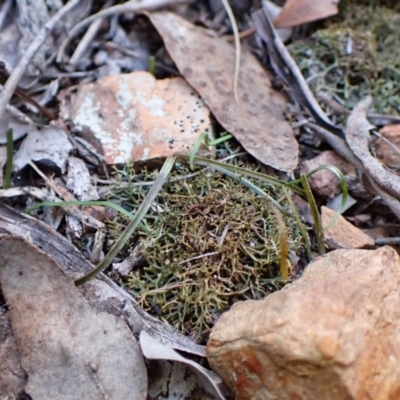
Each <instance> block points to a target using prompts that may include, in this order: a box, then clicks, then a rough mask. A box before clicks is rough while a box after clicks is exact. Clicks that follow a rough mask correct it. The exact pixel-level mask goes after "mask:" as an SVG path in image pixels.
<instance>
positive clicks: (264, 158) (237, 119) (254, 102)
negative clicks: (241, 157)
mask: <svg viewBox="0 0 400 400" xmlns="http://www.w3.org/2000/svg"><path fill="white" fill-rule="evenodd" d="M148 17H149V18H150V20H151V22H152V23H153V25H154V26H155V28H156V29H157V31H158V32H159V33H160V35H161V37H162V38H163V40H164V43H165V46H166V48H167V50H168V52H169V54H170V55H171V57H172V58H173V60H174V61H175V63H176V65H177V67H178V69H179V71H180V73H181V74H182V75H183V76H184V77H185V78H186V80H187V81H188V82H189V83H190V84H191V85H192V86H193V87H194V88H195V89H196V90H197V91H198V92H199V93H200V95H201V97H202V98H203V100H204V101H205V103H206V104H207V105H208V107H209V108H210V109H211V111H212V113H213V114H214V116H215V118H216V119H217V120H218V122H219V123H220V124H221V125H222V126H223V127H224V128H225V129H226V130H228V131H229V132H230V133H232V134H233V135H234V136H235V138H236V139H237V140H238V141H239V142H240V143H241V145H242V146H243V147H244V148H245V149H246V150H247V151H248V152H249V153H250V154H251V155H253V156H254V157H256V158H257V159H258V160H259V161H261V162H262V163H264V164H267V165H270V166H271V167H274V168H276V169H279V170H283V171H292V170H293V169H294V168H295V167H296V166H297V155H298V146H297V142H296V140H295V138H294V135H293V131H292V129H291V127H290V125H289V123H288V122H287V121H286V120H285V118H284V116H283V110H284V106H283V105H281V100H280V96H281V94H279V93H278V92H274V91H273V90H272V88H271V84H270V81H269V79H268V76H267V74H266V72H265V70H264V69H263V68H262V67H261V65H260V64H259V62H258V61H257V60H256V58H255V57H254V56H253V55H252V54H251V53H250V52H248V51H243V52H242V56H241V65H240V74H239V82H238V88H237V89H238V97H239V102H236V101H235V98H234V94H233V77H234V70H235V49H234V46H233V44H232V43H228V42H227V41H225V40H224V39H223V38H218V37H211V36H210V35H208V34H207V31H206V30H205V29H202V28H199V27H196V26H194V25H193V24H191V23H190V22H188V21H187V20H185V19H183V18H181V17H179V16H177V15H175V14H172V13H168V12H155V13H151V14H148ZM243 50H244V49H243Z"/></svg>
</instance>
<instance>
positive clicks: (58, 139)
mask: <svg viewBox="0 0 400 400" xmlns="http://www.w3.org/2000/svg"><path fill="white" fill-rule="evenodd" d="M71 150H72V144H71V143H70V142H69V140H68V136H67V135H66V133H65V132H64V131H62V130H61V129H60V128H58V127H56V126H45V127H41V128H36V127H35V126H30V129H29V132H28V136H27V137H26V138H25V140H24V141H23V143H22V145H21V147H20V148H19V150H18V152H17V154H16V155H15V157H14V160H13V170H14V171H21V170H22V169H23V168H24V167H26V166H27V165H28V163H29V162H30V161H31V160H32V161H35V162H43V163H45V164H46V165H48V166H53V168H55V169H56V170H59V172H61V173H65V172H66V169H67V159H68V155H69V152H70V151H71Z"/></svg>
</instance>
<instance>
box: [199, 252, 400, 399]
mask: <svg viewBox="0 0 400 400" xmlns="http://www.w3.org/2000/svg"><path fill="white" fill-rule="evenodd" d="M399 304H400V260H399V256H398V255H397V253H396V252H395V251H394V250H393V249H391V248H390V247H383V248H380V249H378V250H375V251H371V250H336V251H333V252H331V253H329V254H327V255H326V256H323V257H319V258H318V259H317V260H315V261H314V262H313V263H311V264H310V265H309V266H308V267H307V268H306V270H305V272H304V274H303V276H302V277H301V278H300V279H298V280H297V281H295V282H294V283H292V284H289V285H287V286H286V287H285V288H284V289H283V290H281V291H279V292H275V293H273V294H271V295H270V296H268V297H267V298H266V299H264V300H262V301H255V300H249V301H245V302H241V303H237V304H236V305H235V306H233V307H232V309H231V310H230V311H228V312H227V313H225V314H224V315H223V316H222V317H221V318H220V319H219V320H218V322H217V323H216V325H215V327H214V329H213V330H212V332H211V336H210V340H209V342H208V345H207V354H208V360H209V362H210V365H211V367H212V368H213V369H214V370H215V371H216V372H217V373H218V374H219V375H220V376H221V377H222V378H223V379H224V381H225V382H226V383H227V384H228V385H229V386H230V387H231V388H232V390H233V391H234V392H235V395H236V399H237V400H254V399H279V400H295V399H296V400H299V399H301V400H367V399H374V400H398V399H400V363H399V360H400V346H399V343H400V308H399V306H398V305H399Z"/></svg>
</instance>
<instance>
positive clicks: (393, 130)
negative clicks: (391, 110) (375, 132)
mask: <svg viewBox="0 0 400 400" xmlns="http://www.w3.org/2000/svg"><path fill="white" fill-rule="evenodd" d="M379 133H380V134H381V135H382V136H383V137H384V138H386V139H388V140H389V142H391V143H392V144H393V145H394V146H395V147H397V149H399V145H400V124H396V125H386V126H384V127H383V128H382V129H380V130H379ZM375 149H376V150H375V151H376V155H377V157H378V159H379V161H381V162H382V163H383V164H385V165H386V166H387V167H390V168H397V169H398V168H399V167H400V154H399V153H398V151H396V150H395V149H394V148H393V147H392V146H390V144H388V143H387V142H385V141H384V140H383V139H381V138H379V139H378V140H377V141H376V143H375Z"/></svg>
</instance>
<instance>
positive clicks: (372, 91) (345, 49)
mask: <svg viewBox="0 0 400 400" xmlns="http://www.w3.org/2000/svg"><path fill="white" fill-rule="evenodd" d="M332 21H333V22H330V21H329V20H328V21H327V23H326V24H327V28H326V29H321V30H318V31H317V32H315V34H313V35H312V36H311V38H310V39H303V40H298V41H295V42H294V43H292V44H291V45H290V46H289V47H288V49H289V51H290V53H291V54H292V56H293V57H294V59H295V60H296V62H297V63H298V65H299V68H300V70H301V71H302V73H303V75H304V77H305V78H306V80H307V82H308V84H309V85H310V87H311V89H312V90H313V92H314V94H317V93H318V92H320V91H323V92H327V93H328V94H329V95H331V96H334V95H336V96H339V97H340V98H341V99H342V100H343V101H344V104H345V106H346V107H347V108H349V109H352V108H353V107H354V105H355V104H356V103H358V102H359V101H360V100H361V99H362V98H364V97H365V96H366V95H372V96H373V98H374V108H375V110H376V111H377V112H382V113H390V114H398V113H399V111H400V109H399V106H400V56H399V51H398V49H399V48H400V35H399V26H400V14H399V13H397V12H395V11H394V10H389V9H387V8H385V7H384V6H380V7H376V6H375V7H374V6H363V5H356V4H348V5H347V6H346V7H345V8H344V10H343V12H342V14H341V16H339V17H338V18H335V19H333V20H332Z"/></svg>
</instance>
